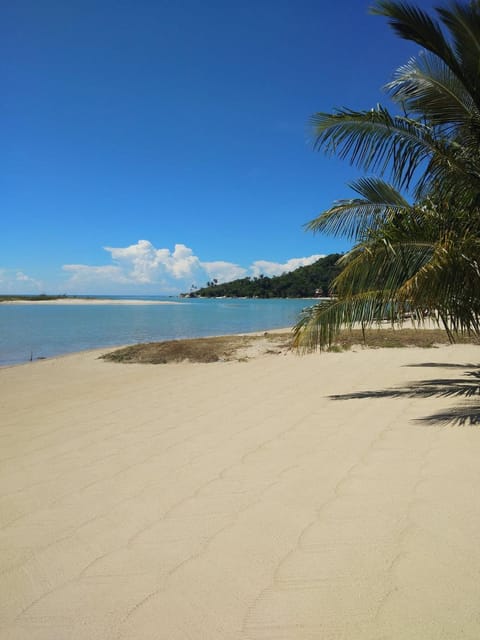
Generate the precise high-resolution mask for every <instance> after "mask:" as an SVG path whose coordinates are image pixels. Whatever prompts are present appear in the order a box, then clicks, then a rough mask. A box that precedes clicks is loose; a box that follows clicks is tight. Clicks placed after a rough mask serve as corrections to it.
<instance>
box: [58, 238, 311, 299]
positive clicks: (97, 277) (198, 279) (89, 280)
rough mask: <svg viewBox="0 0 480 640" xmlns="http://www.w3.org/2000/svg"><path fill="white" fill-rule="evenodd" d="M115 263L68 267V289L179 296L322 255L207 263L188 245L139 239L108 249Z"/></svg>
mask: <svg viewBox="0 0 480 640" xmlns="http://www.w3.org/2000/svg"><path fill="white" fill-rule="evenodd" d="M104 248H105V251H107V252H108V253H109V254H110V256H111V260H112V263H113V264H109V265H104V266H92V265H84V264H67V265H64V266H63V270H64V271H65V272H67V273H69V274H70V278H69V281H68V282H67V283H66V286H67V287H68V289H69V290H70V291H78V292H82V291H84V292H86V291H87V290H88V291H92V290H97V291H100V290H102V291H108V289H109V287H110V291H112V285H117V288H118V287H120V288H122V289H123V290H126V289H128V291H129V292H132V291H134V290H136V291H138V292H139V293H140V292H143V291H145V292H147V291H148V292H149V293H151V292H156V293H178V292H179V291H188V290H189V289H190V287H191V286H192V284H193V285H195V286H197V287H199V286H203V285H204V284H205V283H206V282H207V280H212V279H216V280H218V282H228V281H229V280H235V279H236V278H242V277H245V276H258V275H260V274H264V275H268V276H272V275H278V274H281V273H285V272H288V271H292V270H293V269H296V268H297V267H299V266H303V265H307V264H312V263H313V262H315V261H316V260H318V259H319V258H320V257H322V256H320V255H315V256H309V257H305V258H292V259H290V260H287V261H286V262H285V263H278V262H269V261H266V260H257V261H256V262H254V263H253V264H252V265H250V266H249V267H243V266H240V265H238V264H235V263H233V262H227V261H222V260H217V261H210V262H204V261H202V260H201V259H200V258H199V257H198V256H197V255H195V254H194V252H193V250H192V249H191V248H189V247H187V246H186V245H184V244H176V245H175V247H174V249H173V251H170V250H169V249H164V248H162V249H157V248H156V247H155V246H154V245H153V244H152V243H151V242H150V241H149V240H139V241H138V242H137V243H135V244H132V245H129V246H128V247H104Z"/></svg>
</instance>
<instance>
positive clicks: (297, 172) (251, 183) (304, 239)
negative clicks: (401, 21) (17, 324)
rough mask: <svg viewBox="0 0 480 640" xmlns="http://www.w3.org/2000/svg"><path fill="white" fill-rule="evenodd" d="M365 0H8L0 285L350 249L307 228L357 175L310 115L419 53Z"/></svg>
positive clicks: (81, 283) (242, 265)
mask: <svg viewBox="0 0 480 640" xmlns="http://www.w3.org/2000/svg"><path fill="white" fill-rule="evenodd" d="M370 4H371V3H370V0H368V1H364V0H343V2H325V1H323V0H316V1H310V0H243V1H242V2H228V1H225V0H202V1H200V0H183V1H180V0H155V1H154V0H135V2H134V1H133V0H82V1H81V2H80V1H78V0H72V1H70V2H65V1H64V0H40V1H39V0H18V2H13V3H4V5H3V8H2V20H1V26H0V32H1V33H0V36H1V39H0V41H1V42H2V48H3V55H2V61H3V65H2V67H3V79H2V84H3V89H4V100H3V109H2V129H3V131H2V140H3V144H2V150H3V153H2V154H1V156H0V158H1V160H0V162H1V167H0V170H1V176H2V187H1V189H0V198H1V207H2V231H3V233H2V235H1V239H0V242H1V252H0V292H18V293H21V292H37V291H44V292H48V293H57V292H58V293H64V292H66V293H112V294H114V293H120V294H122V293H125V294H128V293H131V294H164V293H166V294H169V293H175V292H178V291H182V290H185V289H189V288H190V285H191V284H196V285H197V286H200V285H203V284H204V283H205V282H206V281H207V280H208V279H210V278H213V277H217V278H219V279H220V280H222V279H231V278H232V277H238V276H240V275H256V274H259V273H265V274H266V275H273V274H274V273H278V272H282V271H285V270H287V269H290V268H294V267H295V266H298V265H300V264H304V263H308V262H309V261H312V260H313V259H314V258H313V257H312V256H318V255H324V254H327V253H332V252H336V251H345V250H347V249H348V247H349V243H348V242H347V241H345V240H342V239H338V238H331V237H326V236H319V235H317V236H314V235H311V234H309V233H307V232H305V231H304V230H303V228H302V225H303V224H304V223H305V222H307V221H308V220H310V219H311V218H313V217H315V216H316V215H317V214H318V213H320V212H321V211H322V210H324V209H326V208H327V207H329V206H330V205H331V204H332V202H333V201H334V200H336V199H339V198H343V197H349V195H350V191H349V189H348V187H347V186H346V184H347V183H348V182H349V181H350V180H351V179H352V178H354V177H355V176H356V175H357V171H356V170H355V169H354V168H352V167H350V166H348V164H346V163H342V162H340V161H338V160H336V159H335V158H327V157H325V156H323V155H322V154H319V153H316V152H314V151H313V150H312V138H311V131H310V129H309V126H308V120H309V117H310V116H311V115H312V114H313V113H315V112H316V111H331V110H332V109H334V108H336V107H342V106H348V107H350V108H354V109H356V108H358V109H363V108H365V109H366V108H370V107H372V106H373V105H375V104H376V103H377V102H383V103H385V102H388V101H387V98H386V96H385V95H384V93H383V92H382V90H381V87H382V86H383V85H384V84H385V82H387V81H388V80H389V79H390V77H391V75H392V73H393V71H394V69H395V68H396V67H398V66H399V65H400V64H403V63H404V62H406V61H407V59H408V58H409V57H410V56H411V55H416V54H417V53H418V49H417V48H416V47H415V45H413V44H410V43H406V42H403V41H401V40H399V39H398V38H397V37H396V36H395V35H394V34H393V32H392V31H391V30H390V28H389V27H388V25H387V24H386V21H385V20H384V19H383V18H380V17H376V16H372V15H369V14H368V7H369V6H370ZM432 4H433V1H432V2H430V1H429V0H428V1H427V0H424V1H423V2H420V5H421V6H422V7H424V8H427V9H428V8H430V7H431V5H432Z"/></svg>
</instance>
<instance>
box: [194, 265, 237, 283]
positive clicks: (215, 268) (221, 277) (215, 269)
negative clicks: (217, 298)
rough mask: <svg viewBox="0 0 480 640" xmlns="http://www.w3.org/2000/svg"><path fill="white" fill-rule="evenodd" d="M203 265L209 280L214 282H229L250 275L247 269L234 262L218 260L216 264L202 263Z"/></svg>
mask: <svg viewBox="0 0 480 640" xmlns="http://www.w3.org/2000/svg"><path fill="white" fill-rule="evenodd" d="M201 264H202V267H203V268H204V269H205V272H206V273H207V275H208V276H209V278H211V279H212V280H213V279H217V280H218V281H219V282H229V281H230V280H236V279H237V278H244V277H245V276H246V275H248V271H247V269H244V268H243V267H240V266H239V265H238V264H233V263H232V262H223V261H221V260H217V261H216V262H202V263H201Z"/></svg>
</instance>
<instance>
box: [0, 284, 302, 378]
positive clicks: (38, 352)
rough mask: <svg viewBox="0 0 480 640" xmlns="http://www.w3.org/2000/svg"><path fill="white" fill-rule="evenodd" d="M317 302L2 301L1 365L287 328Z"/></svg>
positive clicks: (236, 300)
mask: <svg viewBox="0 0 480 640" xmlns="http://www.w3.org/2000/svg"><path fill="white" fill-rule="evenodd" d="M119 297H120V296H119ZM144 299H151V300H154V299H157V300H162V299H163V300H169V299H168V298H161V297H157V298H144ZM313 303H314V301H310V300H279V299H275V300H241V299H228V298H227V299H221V300H210V299H208V300H200V299H188V300H181V301H179V304H169V305H70V306H68V305H36V304H35V303H32V304H22V305H13V304H0V366H5V365H11V364H18V363H21V362H26V361H28V360H30V359H34V360H35V359H37V358H49V357H51V356H55V355H60V354H65V353H72V352H75V351H82V350H84V349H95V348H97V347H113V346H117V345H124V344H132V343H136V342H151V341H156V340H172V339H175V338H194V337H203V336H215V335H226V334H231V333H244V332H249V331H264V330H267V329H275V328H279V327H289V326H292V325H293V324H294V323H295V321H296V318H297V317H298V314H299V313H300V311H301V310H302V309H303V308H304V307H306V306H309V305H310V304H313Z"/></svg>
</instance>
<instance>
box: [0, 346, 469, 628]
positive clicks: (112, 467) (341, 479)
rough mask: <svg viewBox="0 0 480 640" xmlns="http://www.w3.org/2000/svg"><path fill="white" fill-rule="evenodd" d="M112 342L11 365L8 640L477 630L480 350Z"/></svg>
mask: <svg viewBox="0 0 480 640" xmlns="http://www.w3.org/2000/svg"><path fill="white" fill-rule="evenodd" d="M104 351H105V350H103V349H98V350H97V349H95V350H93V351H92V350H91V351H88V352H80V353H76V354H73V355H72V354H69V355H67V356H62V357H56V358H51V359H48V360H42V361H37V362H33V363H27V364H32V365H34V366H27V367H23V366H22V367H11V368H5V369H1V370H0V377H1V379H2V402H1V403H0V437H1V438H2V447H1V449H0V460H1V463H2V464H1V467H0V506H1V509H0V527H1V528H2V556H1V558H0V571H2V574H3V579H2V582H1V584H0V611H1V615H0V636H2V637H5V638H7V637H9V638H10V637H11V638H16V640H27V639H28V640H29V639H30V638H33V637H35V638H36V639H37V640H47V639H48V640H50V639H52V638H63V637H67V636H68V637H72V638H78V639H79V640H80V638H85V637H89V638H90V637H91V638H95V639H96V640H109V639H110V638H112V637H115V638H117V640H130V638H136V637H142V638H145V639H151V640H153V639H154V638H157V637H158V630H159V629H160V628H161V629H162V634H163V635H164V636H165V637H168V638H169V639H171V640H183V639H184V638H185V637H202V638H209V640H224V639H225V638H232V639H235V640H246V639H247V638H248V639H249V640H261V639H263V638H270V637H282V638H285V640H301V639H304V640H307V638H313V637H318V635H319V634H320V635H321V637H322V638H325V639H331V640H333V639H334V638H338V637H340V636H341V637H346V638H355V639H356V640H370V639H371V638H372V637H380V636H382V637H389V638H390V637H391V638H405V639H407V638H425V639H428V640H433V639H435V640H447V639H448V640H449V639H450V638H453V637H456V636H457V635H458V633H457V632H458V629H459V628H461V629H462V632H463V633H465V634H466V635H468V637H477V636H478V635H480V621H479V619H478V616H477V612H478V598H477V593H478V584H477V582H478V580H477V576H478V572H479V571H480V550H479V549H478V545H477V544H476V536H475V532H476V531H478V528H479V526H480V506H479V505H478V501H477V500H476V493H475V488H476V486H477V485H478V481H479V479H480V475H479V471H478V455H477V452H478V447H479V446H480V430H479V429H475V428H471V427H470V428H468V427H467V425H466V424H464V426H463V427H462V424H463V423H461V422H455V420H458V419H462V416H463V417H464V418H465V417H467V416H468V415H469V414H468V412H467V409H468V411H469V412H470V414H471V416H473V417H475V415H478V414H479V409H478V403H477V405H475V404H474V403H473V404H472V403H465V401H463V402H462V398H458V397H457V398H456V397H452V396H450V397H449V396H448V395H445V394H444V393H443V392H444V391H445V390H447V389H449V388H454V387H455V388H457V387H458V386H459V385H461V384H468V383H469V382H470V383H471V382H472V377H471V374H472V373H474V372H476V370H477V369H478V365H473V364H471V363H472V362H474V363H475V362H480V346H475V345H453V346H448V347H445V346H441V347H439V348H436V349H429V350H425V349H420V348H416V347H414V348H407V349H406V348H404V349H366V350H358V351H355V352H330V353H323V354H322V355H319V354H310V355H305V356H301V357H299V356H296V355H295V354H292V353H287V354H285V355H272V354H268V353H264V354H263V355H260V356H258V357H256V358H252V359H249V360H247V361H245V362H231V361H230V362H216V363H213V364H208V365H204V364H194V363H185V362H184V363H180V364H176V365H175V366H173V365H166V366H145V365H138V364H132V365H129V366H125V365H121V364H118V363H113V362H106V361H104V360H99V359H98V354H99V352H104ZM460 405H461V407H462V409H461V411H462V412H463V413H458V412H456V408H457V407H459V406H460ZM458 416H460V418H459V417H458ZM454 425H456V428H452V426H454ZM40 620H41V626H39V621H40ZM319 630H321V631H319Z"/></svg>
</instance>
